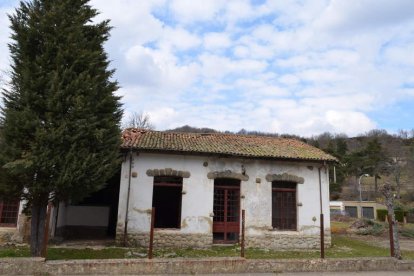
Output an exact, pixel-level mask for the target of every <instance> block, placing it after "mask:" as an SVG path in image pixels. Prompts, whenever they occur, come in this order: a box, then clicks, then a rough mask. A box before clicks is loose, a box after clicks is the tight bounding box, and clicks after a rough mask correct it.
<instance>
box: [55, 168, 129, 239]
mask: <svg viewBox="0 0 414 276" xmlns="http://www.w3.org/2000/svg"><path fill="white" fill-rule="evenodd" d="M120 177H121V170H118V171H117V172H116V173H115V174H114V175H113V176H112V177H111V178H110V179H108V181H107V182H106V183H105V185H104V187H103V188H102V189H100V190H98V191H96V192H94V193H92V194H90V195H89V196H87V197H85V198H84V199H82V200H80V201H78V202H71V204H70V205H68V206H66V214H62V215H63V216H64V217H66V218H65V220H66V223H64V224H63V225H62V226H58V225H57V224H56V229H55V236H57V237H62V238H65V239H108V238H109V239H114V238H115V235H116V224H117V218H118V202H119V185H120ZM97 209H99V210H101V211H102V210H105V211H104V212H100V213H99V215H98V214H96V213H94V212H95V211H96V210H97ZM73 210H82V211H81V212H80V213H76V214H75V215H74V214H73V213H74V211H73ZM59 213H60V212H59V210H58V211H57V217H56V219H57V221H61V219H60V218H59V217H58V216H60V214H59ZM86 213H88V214H89V217H90V216H91V214H92V215H94V214H96V216H95V217H94V220H95V221H94V223H95V225H93V224H92V225H91V222H90V221H88V220H87V219H86V218H82V216H83V217H85V215H86ZM68 216H71V218H69V217H68ZM74 216H77V217H79V219H76V221H77V222H78V223H76V224H72V223H68V221H69V222H70V221H73V220H74V219H73V217H74ZM86 216H87V215H86ZM79 221H81V223H79ZM97 221H98V223H99V222H100V221H102V223H99V226H97V225H96V222H97ZM104 222H106V223H104ZM59 224H60V223H59Z"/></svg>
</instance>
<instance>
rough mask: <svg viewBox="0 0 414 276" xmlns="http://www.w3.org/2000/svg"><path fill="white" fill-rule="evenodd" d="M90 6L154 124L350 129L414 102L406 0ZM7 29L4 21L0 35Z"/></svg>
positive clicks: (178, 0)
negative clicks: (107, 29)
mask: <svg viewBox="0 0 414 276" xmlns="http://www.w3.org/2000/svg"><path fill="white" fill-rule="evenodd" d="M17 2H18V1H17V0H16V2H15V3H16V4H15V5H17ZM91 5H93V6H94V7H96V8H97V9H98V10H99V11H101V15H100V16H99V20H102V19H106V18H110V19H111V24H112V25H113V26H114V29H113V30H112V32H111V39H110V40H109V42H108V43H107V45H106V49H107V51H108V53H109V58H110V59H111V60H112V64H111V65H112V66H113V67H115V68H116V69H117V72H116V75H115V77H116V78H117V79H118V80H119V82H120V85H121V87H122V88H121V89H120V90H119V91H118V94H120V95H123V100H122V101H123V103H124V106H125V108H126V111H127V112H126V114H128V112H131V111H144V112H146V113H149V114H150V116H151V119H152V121H153V122H154V124H155V125H156V127H157V128H158V129H165V128H173V127H177V126H181V125H184V124H189V125H194V126H197V127H203V126H207V127H212V128H217V129H220V130H234V131H237V130H239V129H241V128H245V129H251V130H260V131H277V132H280V133H294V134H298V135H311V134H318V133H321V132H325V131H331V132H345V133H347V134H349V135H355V134H358V133H361V132H365V131H367V130H369V129H371V128H374V127H380V128H388V129H390V128H391V129H392V128H393V127H394V126H392V125H391V126H390V125H385V126H384V125H382V124H381V119H380V118H381V116H379V117H377V118H376V117H371V116H373V115H372V114H379V113H381V112H382V110H383V109H390V108H392V107H395V106H397V105H398V104H399V103H400V102H405V104H406V105H407V103H408V104H409V103H410V102H413V103H414V101H413V92H412V90H413V89H412V85H413V83H414V77H413V74H412V72H413V71H414V54H413V53H414V52H413V51H412V49H413V47H414V18H412V16H411V15H412V11H413V10H414V9H413V8H414V2H413V1H411V0H396V1H388V0H348V1H339V0H312V1H295V0H292V1H272V0H268V1H263V2H261V4H255V3H254V1H249V0H234V1H233V0H232V1H225V0H209V1H203V2H199V1H190V0H171V1H168V0H142V1H135V0H119V1H106V0H93V1H91ZM6 10H10V7H1V4H0V12H1V13H4V12H5V11H6ZM0 23H4V24H3V26H5V25H7V24H8V22H7V18H6V17H5V16H2V17H0ZM7 36H8V31H7V29H5V28H3V29H0V41H6V40H7ZM0 50H1V51H0V64H7V63H8V59H9V58H8V56H7V55H6V53H7V47H6V45H5V43H0ZM410 106H412V109H413V110H414V104H412V105H410ZM413 116H414V114H413ZM382 117H385V116H384V115H383V116H382ZM387 120H389V121H392V122H395V124H397V123H398V122H399V121H398V120H397V119H395V118H393V119H391V118H387ZM407 124H408V123H407ZM395 128H396V129H398V128H404V126H401V125H398V126H397V125H396V126H395Z"/></svg>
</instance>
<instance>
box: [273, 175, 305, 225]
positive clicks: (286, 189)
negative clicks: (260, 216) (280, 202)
mask: <svg viewBox="0 0 414 276" xmlns="http://www.w3.org/2000/svg"><path fill="white" fill-rule="evenodd" d="M278 184H279V185H280V186H282V187H277V185H278ZM293 185H294V188H292V187H284V186H293ZM271 187H272V198H271V207H272V208H271V210H272V217H271V218H272V221H271V223H272V228H273V230H276V231H298V206H297V203H298V184H297V183H296V182H290V181H272V182H271ZM276 193H294V196H295V202H294V212H295V214H294V216H295V217H294V220H295V224H294V227H293V228H281V227H280V226H278V225H276V223H275V224H274V222H273V217H274V210H275V209H276V207H277V206H274V204H273V201H274V197H275V194H276ZM286 209H287V208H285V209H283V210H286ZM289 219H293V217H292V218H289Z"/></svg>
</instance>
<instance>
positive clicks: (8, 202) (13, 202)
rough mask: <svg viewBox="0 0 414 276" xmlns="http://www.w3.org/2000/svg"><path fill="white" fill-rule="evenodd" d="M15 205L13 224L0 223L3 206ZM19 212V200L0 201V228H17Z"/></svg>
mask: <svg viewBox="0 0 414 276" xmlns="http://www.w3.org/2000/svg"><path fill="white" fill-rule="evenodd" d="M11 204H13V205H15V206H16V208H17V210H16V217H15V222H13V223H4V222H1V219H2V218H3V209H4V206H5V205H11ZM19 211H20V200H15V201H14V200H10V201H9V200H0V227H17V222H18V220H19Z"/></svg>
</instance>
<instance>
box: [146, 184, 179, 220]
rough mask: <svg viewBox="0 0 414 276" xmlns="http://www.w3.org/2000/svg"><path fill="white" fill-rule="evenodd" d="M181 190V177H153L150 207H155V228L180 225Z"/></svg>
mask: <svg viewBox="0 0 414 276" xmlns="http://www.w3.org/2000/svg"><path fill="white" fill-rule="evenodd" d="M182 191H183V178H182V177H171V176H156V177H154V191H153V195H152V207H154V208H155V222H154V227H155V228H180V227H181V198H182Z"/></svg>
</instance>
